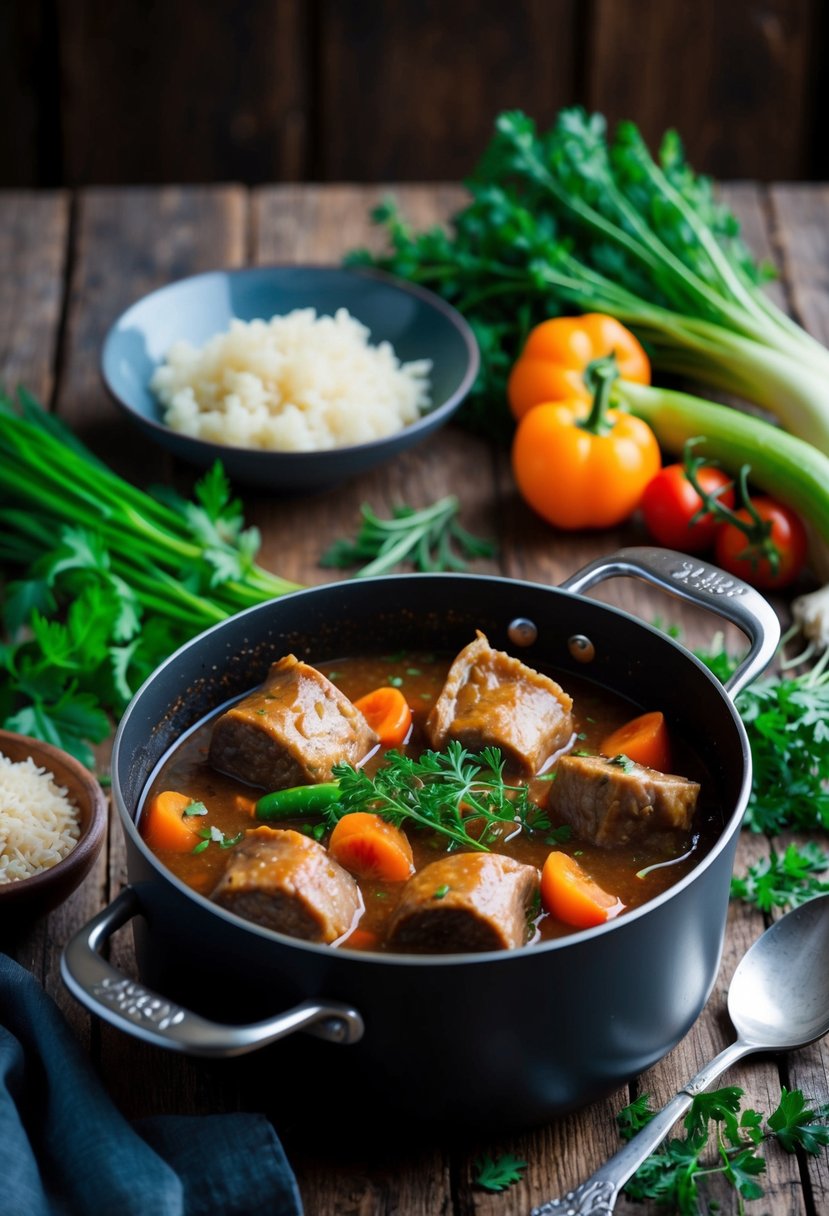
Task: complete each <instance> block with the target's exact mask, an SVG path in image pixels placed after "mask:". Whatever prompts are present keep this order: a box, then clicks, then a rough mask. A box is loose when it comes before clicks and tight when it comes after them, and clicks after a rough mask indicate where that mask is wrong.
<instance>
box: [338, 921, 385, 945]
mask: <svg viewBox="0 0 829 1216" xmlns="http://www.w3.org/2000/svg"><path fill="white" fill-rule="evenodd" d="M379 941H380V935H379V934H378V933H375V932H373V930H371V929H361V928H360V926H359V925H358V926H357V928H356V929H352V930H351V932H350V933H349V935H348V937H347V938H346V939H345V941H344V942H343V943H342V944H343V945H344V946H347V947H348V949H349V950H376V949H377V946H378V944H379Z"/></svg>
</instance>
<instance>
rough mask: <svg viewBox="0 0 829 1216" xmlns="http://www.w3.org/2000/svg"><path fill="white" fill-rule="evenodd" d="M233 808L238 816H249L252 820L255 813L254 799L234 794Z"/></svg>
mask: <svg viewBox="0 0 829 1216" xmlns="http://www.w3.org/2000/svg"><path fill="white" fill-rule="evenodd" d="M233 808H234V810H236V811H238V812H239V813H240V815H250V816H251V818H253V816H254V815H255V813H256V799H255V798H248V797H247V795H246V794H234V795H233Z"/></svg>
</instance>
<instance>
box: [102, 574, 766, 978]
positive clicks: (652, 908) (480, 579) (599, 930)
mask: <svg viewBox="0 0 829 1216" xmlns="http://www.w3.org/2000/svg"><path fill="white" fill-rule="evenodd" d="M401 579H405V580H406V581H409V580H411V581H418V582H429V581H438V580H439V581H453V582H462V583H475V584H478V585H481V584H500V585H506V586H508V587H517V588H525V587H526V588H530V589H532V590H536V591H543V592H545V593H546V594H550V595H553V596H564V597H565V598H566V599H578V600H581V599H583V600H586V601H587V602H588V603H590V604H591V605H593V606H594V607H596V608H598V609H600V610H601V611H602V612H604V613H608V614H610V615H611V616H615V617H620V618H622V619H624V620H626V621H628V622H630V623H632V624H633V625H635V626H638V627H639V628H640V629H642V630H643V631H645V632H646V633H648V634H650V635H652V636H653V637H655V638H657V639H658V640H659V642H660V644H662V645H665V646H668V647H671V648H673V649H675V650H677V651H679V653H680V655H681V656H682V658H683V659H685V660H686V661H687V662H689V663H690V664H691V665H692V666H693V667H694V668H696V670H697V671H698V673H699V674H700V675H701V676H702V677H704V678H705V679H706V680H707V682H708V683H709V684H711V685H712V686H713V687H714V689H715V691H716V692H717V694H718V695H719V696H720V697H721V699H722V700H723V701H724V702H725V704H726V707H727V709H728V712H729V714H730V716H731V720H732V723H733V725H734V727H735V729H736V732H737V738H738V740H739V743H740V748H741V759H742V781H741V783H740V791H739V794H738V797H737V799H736V804H735V806H734V809H733V811H732V813H731V814H730V815H729V816H728V817H727V818H726V819H725V821H724V823H723V827H722V829H721V831H720V834H719V836H718V838H717V840H716V842H715V843H714V844H713V845H712V847H711V848H710V849H709V850H708V852H707V853H706V854H705V856H704V857H702V858H701V859H700V861H699V863H698V864H697V865H695V866H694V867H693V869H692V870H690V871H689V872H688V873H687V874H686V875H685V876H684V877H683V878H680V879H679V880H678V881H677V882H676V883H674V884H673V885H672V886H670V887H668V888H667V889H666V890H665V891H663V892H662V893H661V894H660V895H657V896H654V898H653V899H650V900H648V901H647V903H644V904H642V905H641V906H640V907H638V908H634V909H632V910H631V911H630V912H625V913H624V915H623V916H620V917H618V918H616V919H614V920H611V921H607V922H606V923H605V924H603V925H597V926H594V927H593V928H590V929H582V930H580V931H578V932H575V933H568V934H567V935H566V936H564V937H560V938H555V939H554V940H552V941H548V942H536V943H532V942H529V943H527V944H526V945H524V946H518V947H516V948H515V949H512V950H488V951H481V952H478V953H470V952H466V953H461V954H398V953H393V952H391V951H387V952H385V951H384V952H382V953H381V952H377V953H373V952H370V951H363V950H352V949H349V948H348V947H347V946H338V947H336V953H337V955H339V956H344V957H347V958H350V959H354V960H358V961H359V962H360V963H361V964H366V965H370V966H398V967H399V966H401V965H402V966H409V967H435V966H438V967H457V966H472V965H475V964H486V963H492V962H496V961H497V962H501V963H505V962H508V961H515V960H523V959H525V958H527V957H528V956H543V955H547V954H549V953H551V952H557V951H559V950H566V949H567V948H568V947H573V948H576V947H578V946H580V945H581V944H582V943H583V942H585V941H586V940H592V939H594V938H597V937H602V936H604V935H606V934H612V933H618V932H624V931H625V927H626V926H629V925H632V924H634V923H635V922H636V921H638V920H641V919H642V918H643V917H644V916H648V915H651V914H653V913H655V912H656V909H658V908H660V907H662V906H663V905H664V904H666V903H668V902H670V901H671V900H673V899H676V898H678V897H679V896H680V894H681V893H682V892H683V891H684V890H686V888H687V887H689V886H690V885H691V884H692V883H694V882H695V881H696V880H697V878H698V876H699V875H701V874H703V873H704V872H705V871H706V870H708V869H709V868H710V867H711V866H712V865H713V864H714V863H715V861H716V860H717V858H718V857H719V856H720V854H721V853H722V852H723V851H724V850H725V849H727V848H728V847H729V846H730V844H731V842H732V838H733V837H734V836H735V835H736V834H737V833H738V832H739V829H740V825H741V824H742V820H743V816H744V813H745V808H746V804H747V802H748V796H749V793H750V790H751V780H752V763H751V748H750V745H749V741H748V735H747V734H746V730H745V727H744V725H743V722H742V719H741V718H740V715H739V713H738V712H737V709H736V707H735V704H734V701H733V700H732V698H731V697H730V696H729V695H728V692H727V691H726V689H725V688H724V687H723V685H722V683H721V682H720V681H719V680H718V679H717V677H716V676H715V675H714V674H713V672H712V671H711V670H710V669H709V668H708V667H706V665H705V664H704V663H703V662H702V661H701V660H700V659H698V658H697V657H696V655H695V654H693V653H692V652H691V651H690V650H688V649H687V648H686V647H685V646H683V645H682V644H681V643H680V642H678V641H677V640H676V639H675V638H672V637H670V636H669V635H668V634H666V633H663V632H662V631H661V630H660V629H658V628H656V627H655V626H654V625H651V624H649V623H648V622H647V621H643V620H642V619H641V618H639V617H637V616H635V615H634V614H633V613H631V612H628V611H627V610H626V609H624V608H618V607H616V606H615V605H612V604H606V603H604V602H603V601H600V600H595V599H590V597H589V596H585V595H582V594H579V593H577V592H573V591H569V590H567V589H566V588H564V587H555V586H549V585H548V584H546V583H539V582H535V581H530V580H528V579H515V578H509V577H507V576H505V575H490V574H471V573H433V574H419V573H414V574H393V575H378V576H375V577H373V578H366V579H361V580H360V581H359V583H358V584H355V583H348V582H343V583H322V584H319V585H317V586H314V587H303V588H301V589H300V590H299V591H292V592H288V593H287V594H285V595H282V596H279V597H277V598H276V599H272V600H266V601H263V603H261V604H255V605H253V606H252V607H250V608H246V609H244V610H243V611H242V612H239V613H236V614H234V615H233V616H231V617H228V618H227V620H225V621H220V622H218V623H217V624H216V625H212V626H210V627H209V628H208V629H206V630H204V631H202V632H201V633H199V634H197V635H196V636H195V637H193V638H191V639H190V640H189V641H187V642H185V643H184V644H183V645H182V646H180V647H179V648H178V649H177V650H175V651H174V652H173V653H172V654H171V655H170V656H169V657H168V658H167V659H165V660H164V662H163V663H161V664H159V666H158V667H157V668H155V670H154V671H153V672H152V673H151V674H150V675H149V676H148V677H147V679H146V680H145V681H144V682H143V684H142V685H141V687H140V688H139V689H138V690H137V692H136V693H135V694H134V696H133V698H132V700H131V701H130V703H129V705H128V706H127V708H126V710H125V711H124V713H123V715H122V717H121V720H120V722H119V724H118V729H117V731H116V735H115V741H114V744H113V749H112V767H111V771H112V796H113V801H114V803H115V806H116V808H117V810H118V816H119V819H120V821H121V826H122V829H123V831H124V832H125V834H126V836H127V837H128V838H129V839H130V840H131V841H132V843H133V845H135V846H137V848H138V849H139V851H140V852H141V854H142V855H143V857H144V858H145V860H146V861H148V862H149V863H150V865H151V866H152V868H153V869H154V870H155V871H156V872H157V874H158V875H159V877H160V878H162V879H164V880H166V881H167V882H170V883H172V885H173V887H174V888H175V889H176V890H177V891H178V893H179V894H180V895H183V896H185V897H186V898H187V899H189V900H191V901H193V902H194V903H195V904H196V905H197V906H199V907H201V908H202V909H204V910H205V911H206V912H208V913H210V914H212V915H215V916H219V917H220V918H222V919H223V920H225V921H226V922H228V923H229V924H230V925H232V926H234V927H235V928H237V929H242V930H245V931H246V932H249V933H251V934H253V935H254V936H255V937H260V938H263V939H264V940H265V941H269V942H275V943H278V944H279V945H283V946H290V947H292V948H294V949H299V950H303V951H309V952H311V953H312V954H315V955H320V956H323V957H327V958H330V956H331V952H332V947H331V946H330V945H328V944H325V943H318V942H308V941H304V940H303V939H301V938H296V937H290V936H288V935H287V934H284V933H279V932H277V931H276V930H274V929H267V928H265V927H264V926H262V925H258V924H257V923H256V922H255V921H250V920H245V919H244V918H243V917H241V916H237V915H236V914H235V913H233V912H229V911H227V910H226V909H224V908H222V907H221V906H219V905H217V904H216V903H214V902H213V901H212V900H210V899H208V898H207V897H206V896H205V895H201V894H200V893H199V892H198V891H194V890H193V889H192V887H189V886H187V884H186V883H184V882H182V880H181V879H180V878H178V877H177V876H176V875H175V874H173V873H172V871H171V870H169V869H167V867H166V866H165V865H164V864H163V863H162V862H161V861H159V859H158V858H157V857H156V856H155V854H154V853H153V852H152V851H151V849H149V848H148V846H147V845H146V843H145V842H144V840H143V838H142V837H141V835H140V833H139V831H138V829H137V827H136V824H135V820H134V819H133V816H132V815H131V814H130V812H129V810H128V809H127V805H126V802H125V800H124V798H123V796H122V791H121V783H120V779H119V761H120V753H121V746H122V740H123V736H124V734H125V732H126V729H127V727H128V725H129V720H130V718H131V716H132V714H133V713H134V712H135V710H136V706H137V705H138V703H139V701H140V700H141V698H142V696H143V694H144V691H145V689H147V688H148V687H149V686H150V685H151V684H153V683H155V681H156V680H157V679H158V678H159V677H160V676H161V674H162V673H163V672H164V671H165V670H167V668H169V667H171V666H173V665H174V664H175V663H176V662H177V661H178V660H179V658H180V656H181V655H183V654H185V653H186V652H187V651H189V650H191V649H193V648H194V647H195V646H197V645H202V644H203V643H204V640H205V639H206V638H208V637H209V636H211V635H212V634H214V633H217V632H219V631H221V630H223V629H224V628H226V627H227V624H228V622H229V621H238V620H241V619H243V618H245V617H248V616H252V615H254V614H257V613H260V612H262V611H264V610H265V609H267V608H269V607H271V608H272V607H273V605H276V604H283V603H288V602H289V601H294V600H296V599H299V598H305V597H309V596H315V595H318V594H320V593H323V592H326V593H330V592H331V591H332V590H335V589H337V588H340V589H342V590H345V589H346V588H347V587H350V586H360V587H365V586H369V585H374V586H382V585H388V584H398V583H399V582H400V580H401ZM233 699H234V700H235V699H236V698H233ZM217 708H219V707H218V706H215V707H214V709H212V710H211V711H210V714H212V713H214V712H215V710H216V709H217ZM208 716H210V715H205V717H208ZM204 720H205V719H204V718H202V719H200V720H199V722H198V723H195V724H194V726H193V727H191V728H189V729H194V728H195V727H196V726H198V725H199V724H200V723H201V722H203V721H204ZM173 746H175V745H173ZM169 750H170V749H168V750H167V752H165V753H164V754H165V755H167V754H169ZM159 762H160V761H159ZM159 762H156V765H154V766H153V770H152V771H155V768H156V767H157V764H158V763H159ZM149 775H150V774H147V777H145V779H144V784H143V787H142V792H143V790H144V789H146V785H147V780H148V779H149ZM139 801H140V798H139Z"/></svg>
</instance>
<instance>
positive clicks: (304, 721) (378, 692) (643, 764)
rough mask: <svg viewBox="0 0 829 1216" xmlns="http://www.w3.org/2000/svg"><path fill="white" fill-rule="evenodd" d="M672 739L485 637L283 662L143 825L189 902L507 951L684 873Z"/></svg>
mask: <svg viewBox="0 0 829 1216" xmlns="http://www.w3.org/2000/svg"><path fill="white" fill-rule="evenodd" d="M676 733H677V732H675V731H672V730H671V725H670V723H667V722H666V721H665V719H664V718H663V715H662V713H661V712H659V710H658V708H656V707H645V712H644V713H642V712H641V710H639V709H637V708H635V707H634V706H633V705H632V703H631V702H628V701H626V700H625V699H624V698H622V697H620V696H618V695H615V694H612V693H609V692H607V691H605V690H603V689H599V688H598V687H597V686H595V685H593V684H591V683H590V682H588V681H586V680H578V679H576V678H574V677H571V676H568V677H567V688H566V690H565V689H563V688H561V687H560V686H559V684H558V683H557V681H556V680H555V678H554V677H553V676H552V675H549V674H547V673H544V672H537V671H534V670H532V669H531V668H529V667H527V666H526V665H525V664H523V663H522V662H520V660H518V659H517V658H514V657H512V656H510V655H507V654H506V653H504V652H501V651H497V650H494V649H492V648H491V647H490V646H489V643H488V641H487V639H486V638H485V637H484V636H483V635H482V634H478V636H477V638H475V639H474V640H472V641H470V643H469V645H468V646H466V647H465V648H464V650H462V651H461V653H460V654H459V655H456V656H452V655H443V656H438V655H434V654H426V653H414V652H408V653H403V654H397V655H386V656H373V657H350V658H343V659H339V660H336V661H332V662H329V663H324V664H321V665H319V666H318V667H316V668H315V667H311V666H309V665H308V664H306V663H303V662H301V661H299V660H297V659H296V658H294V656H292V655H289V656H285V657H284V658H282V659H280V660H279V661H278V662H275V663H274V664H273V666H272V667H271V670H270V673H269V675H268V677H267V679H266V681H265V683H264V684H263V685H262V686H261V687H260V688H258V689H255V690H253V691H252V692H251V693H249V694H247V695H246V696H244V697H242V698H241V699H240V700H239V701H237V702H235V703H234V704H233V705H231V706H229V707H225V708H224V709H223V710H221V711H219V712H218V713H217V714H216V715H214V716H213V717H212V718H211V719H210V720H208V721H205V722H203V723H201V724H200V725H199V726H197V727H196V728H194V729H193V730H192V731H190V732H189V733H188V735H187V736H186V737H185V738H183V739H182V740H181V741H180V742H179V743H178V744H177V745H176V747H175V748H174V749H173V750H172V751H171V752H170V753H169V754H168V756H167V757H166V758H165V759H164V761H163V762H162V763H161V765H160V766H159V768H158V770H157V771H156V773H155V775H154V777H153V779H152V780H151V782H150V783H149V786H148V789H147V791H146V792H145V796H144V799H143V802H142V808H141V812H140V816H139V830H140V831H141V833H142V835H143V837H144V839H145V841H146V843H147V844H148V845H149V847H150V848H151V849H152V850H153V851H154V852H155V853H156V855H157V856H158V858H159V859H160V860H161V861H162V862H163V863H164V864H165V865H166V866H167V867H168V868H169V869H170V870H171V871H172V872H173V873H175V874H176V875H177V876H178V877H179V878H180V879H181V880H182V881H183V882H185V883H187V884H188V885H189V886H191V887H192V888H193V889H195V890H196V891H199V892H200V893H202V894H203V895H205V896H208V897H209V898H211V899H213V900H215V901H216V902H217V903H218V904H220V905H222V906H223V907H225V908H227V909H229V910H231V911H233V912H235V913H237V914H238V915H240V916H242V917H245V918H246V919H250V920H253V921H255V922H257V923H259V924H262V925H264V926H266V927H268V928H271V929H275V930H277V931H279V932H282V933H286V934H288V935H291V936H294V937H298V938H302V939H305V940H309V941H315V942H324V943H328V944H330V945H332V946H334V947H346V948H350V949H357V950H370V951H393V952H397V951H406V952H411V951H416V952H421V953H445V952H451V953H463V952H469V951H482V950H497V949H512V948H515V947H518V946H523V945H525V944H528V943H531V942H538V941H546V940H550V939H552V938H556V937H559V936H561V935H563V934H567V933H572V932H575V931H578V930H580V929H584V928H589V927H591V926H594V925H599V924H602V923H604V922H606V921H607V920H609V919H612V918H614V917H616V916H618V915H624V913H625V912H626V911H627V910H629V909H631V908H636V907H638V906H640V905H641V904H643V903H645V902H647V901H648V900H650V899H652V898H653V897H654V896H656V895H658V894H660V893H661V892H662V891H664V890H665V889H667V888H668V887H670V886H671V885H672V884H673V883H675V882H676V881H678V879H679V878H681V877H682V876H683V875H684V874H686V873H687V872H688V870H689V869H690V868H692V867H693V866H695V865H696V864H697V863H698V861H699V859H700V857H701V856H702V855H703V854H704V853H705V851H706V850H707V848H708V847H710V845H711V844H712V843H713V841H714V840H715V839H716V836H717V834H718V832H719V830H720V828H721V826H722V816H721V813H720V809H719V807H718V806H717V803H716V797H715V791H713V790H712V788H711V782H710V780H708V779H707V777H706V774H705V772H704V770H703V768H702V766H701V764H700V762H699V760H698V758H697V757H696V756H695V755H694V754H692V752H691V750H690V749H689V748H688V747H686V746H685V745H684V743H683V740H682V739H681V738H678V737H676ZM677 772H681V773H682V774H683V775H682V776H679V775H676V774H677Z"/></svg>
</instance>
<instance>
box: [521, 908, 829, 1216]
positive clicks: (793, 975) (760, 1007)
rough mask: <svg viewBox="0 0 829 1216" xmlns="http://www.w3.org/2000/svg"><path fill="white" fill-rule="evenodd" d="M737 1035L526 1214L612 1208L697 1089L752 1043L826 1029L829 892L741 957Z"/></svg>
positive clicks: (781, 1044) (789, 1041)
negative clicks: (568, 1186) (582, 1177)
mask: <svg viewBox="0 0 829 1216" xmlns="http://www.w3.org/2000/svg"><path fill="white" fill-rule="evenodd" d="M728 1014H729V1017H730V1018H731V1021H732V1022H733V1024H734V1028H735V1029H736V1031H737V1039H736V1041H735V1042H734V1043H731V1044H730V1046H728V1047H726V1048H725V1050H724V1051H721V1052H720V1054H719V1055H718V1056H716V1057H715V1058H714V1059H713V1060H711V1062H710V1063H709V1064H706V1065H705V1067H704V1068H702V1069H700V1071H699V1072H698V1073H697V1075H696V1076H695V1077H693V1078H692V1079H691V1080H690V1081H689V1082H688V1084H687V1085H686V1086H684V1087H683V1088H682V1089H681V1090H680V1091H679V1093H678V1094H676V1095H675V1096H674V1097H673V1098H671V1100H670V1101H669V1102H668V1103H667V1105H666V1106H663V1108H662V1110H661V1111H659V1113H658V1114H657V1115H655V1116H654V1117H653V1119H651V1121H650V1123H648V1125H647V1126H646V1127H644V1128H642V1130H641V1131H640V1132H638V1133H637V1134H636V1135H635V1136H634V1137H633V1139H632V1140H629V1141H628V1143H627V1144H626V1145H625V1146H624V1148H622V1149H620V1150H619V1152H618V1153H616V1154H615V1155H614V1156H613V1157H611V1158H610V1160H609V1161H607V1162H605V1164H604V1165H601V1166H599V1168H598V1169H597V1170H596V1172H595V1174H592V1175H591V1176H590V1178H588V1179H587V1181H586V1182H582V1183H581V1185H580V1186H577V1187H576V1189H575V1190H574V1191H568V1193H567V1194H566V1195H565V1196H564V1197H563V1198H562V1199H549V1200H548V1201H547V1202H546V1203H543V1204H542V1205H541V1206H540V1207H537V1208H533V1210H532V1213H531V1216H609V1213H610V1212H612V1211H613V1209H614V1207H615V1206H616V1199H617V1197H618V1195H619V1192H620V1190H621V1189H622V1187H623V1186H624V1184H625V1183H626V1182H627V1180H628V1178H630V1177H631V1176H632V1175H633V1174H635V1173H636V1171H637V1170H638V1168H639V1166H640V1165H641V1164H642V1162H643V1161H645V1160H646V1158H648V1157H649V1156H650V1155H651V1153H652V1152H653V1151H654V1149H656V1148H658V1146H659V1145H660V1144H661V1143H662V1141H663V1140H664V1139H665V1138H666V1136H667V1135H668V1132H669V1131H670V1130H671V1128H672V1127H673V1125H674V1123H676V1121H677V1120H678V1119H680V1118H681V1117H682V1116H683V1115H684V1114H685V1112H686V1111H687V1110H688V1108H689V1106H690V1105H691V1102H692V1101H693V1099H694V1097H695V1096H696V1095H697V1094H699V1093H702V1092H703V1090H706V1089H708V1087H709V1085H711V1084H712V1082H714V1081H716V1079H717V1077H719V1076H720V1074H721V1073H724V1072H725V1070H726V1069H727V1068H730V1067H731V1066H732V1064H736V1063H737V1061H738V1060H741V1059H742V1058H743V1056H747V1055H751V1053H752V1052H755V1051H791V1050H792V1049H794V1048H795V1047H805V1046H806V1044H807V1043H813V1042H814V1041H815V1039H820V1038H823V1036H824V1035H825V1034H829V895H821V896H819V897H818V898H817V899H812V900H809V902H808V903H805V904H803V905H802V906H801V907H799V908H794V909H793V910H792V911H791V912H788V913H787V914H786V915H785V916H783V917H781V919H780V920H778V921H775V923H774V924H773V925H772V926H771V927H770V928H769V929H767V930H766V931H765V933H763V934H762V936H760V937H759V938H758V939H757V941H756V942H755V943H754V944H753V946H752V947H751V949H750V950H748V951H747V952H746V954H745V955H744V957H743V958H742V959H741V960H740V964H739V966H738V967H737V970H736V971H735V972H734V977H733V979H732V981H731V986H730V988H729V991H728Z"/></svg>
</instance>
